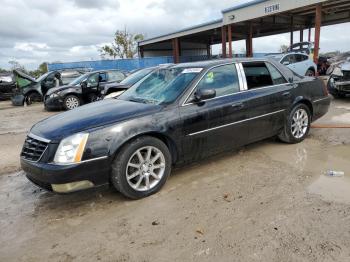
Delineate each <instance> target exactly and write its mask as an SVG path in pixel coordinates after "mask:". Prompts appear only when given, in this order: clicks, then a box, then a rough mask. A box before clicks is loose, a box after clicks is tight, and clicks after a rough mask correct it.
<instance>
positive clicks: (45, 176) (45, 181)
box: [21, 158, 110, 193]
mask: <svg viewBox="0 0 350 262" xmlns="http://www.w3.org/2000/svg"><path fill="white" fill-rule="evenodd" d="M21 166H22V169H23V170H24V172H25V173H26V176H27V178H28V179H29V180H30V181H31V182H33V183H34V184H36V185H38V186H39V187H41V188H44V189H46V190H49V191H55V192H57V193H70V192H74V191H78V190H81V189H86V188H89V187H93V186H100V185H104V184H108V183H109V174H110V163H109V160H108V158H98V159H94V160H90V161H85V162H82V163H79V164H73V165H55V164H46V163H40V162H30V161H27V160H25V159H23V158H21Z"/></svg>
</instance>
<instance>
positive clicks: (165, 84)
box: [119, 67, 202, 105]
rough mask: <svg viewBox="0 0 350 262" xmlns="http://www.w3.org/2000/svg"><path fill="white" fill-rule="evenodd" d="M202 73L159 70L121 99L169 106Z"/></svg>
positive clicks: (189, 69)
mask: <svg viewBox="0 0 350 262" xmlns="http://www.w3.org/2000/svg"><path fill="white" fill-rule="evenodd" d="M201 71H202V68H183V67H178V68H167V69H164V68H163V69H158V70H156V71H154V72H152V73H151V74H150V75H149V76H147V77H146V78H145V79H144V80H142V81H140V82H139V83H137V84H136V85H134V86H132V87H131V88H130V89H128V90H127V91H125V92H124V93H123V94H122V95H121V96H120V97H119V99H121V100H127V101H133V102H139V103H149V104H156V105H160V104H169V103H171V102H173V101H175V100H176V99H177V98H178V97H179V95H180V94H181V93H182V92H183V91H184V90H185V89H186V88H187V86H188V85H189V84H190V83H191V82H192V80H193V79H194V78H195V77H196V76H197V75H198V74H199V73H200V72H201Z"/></svg>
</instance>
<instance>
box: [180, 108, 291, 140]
mask: <svg viewBox="0 0 350 262" xmlns="http://www.w3.org/2000/svg"><path fill="white" fill-rule="evenodd" d="M284 111H286V110H285V109H283V110H278V111H275V112H271V113H268V114H264V115H261V116H255V117H251V118H248V119H244V120H241V121H237V122H233V123H230V124H226V125H222V126H217V127H213V128H209V129H205V130H202V131H199V132H195V133H191V134H189V135H187V136H195V135H198V134H202V133H205V132H210V131H213V130H216V129H220V128H223V127H228V126H232V125H236V124H240V123H244V122H247V121H250V120H254V119H257V118H261V117H265V116H269V115H274V114H278V113H282V112H284Z"/></svg>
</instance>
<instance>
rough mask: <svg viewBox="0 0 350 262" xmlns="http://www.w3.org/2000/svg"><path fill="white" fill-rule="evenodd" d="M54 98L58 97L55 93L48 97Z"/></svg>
mask: <svg viewBox="0 0 350 262" xmlns="http://www.w3.org/2000/svg"><path fill="white" fill-rule="evenodd" d="M54 97H58V94H57V93H53V94H51V95H50V98H54Z"/></svg>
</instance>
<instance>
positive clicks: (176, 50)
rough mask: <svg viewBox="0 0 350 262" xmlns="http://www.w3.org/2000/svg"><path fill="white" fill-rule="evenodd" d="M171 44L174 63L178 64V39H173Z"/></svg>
mask: <svg viewBox="0 0 350 262" xmlns="http://www.w3.org/2000/svg"><path fill="white" fill-rule="evenodd" d="M172 42H173V43H172V45H173V57H174V63H175V64H178V63H179V62H180V50H179V39H178V38H174V39H173V41H172Z"/></svg>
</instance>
